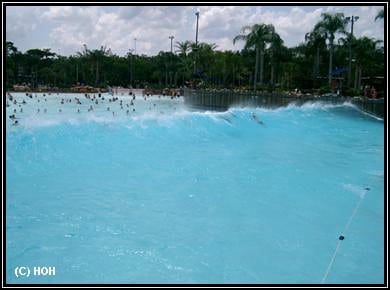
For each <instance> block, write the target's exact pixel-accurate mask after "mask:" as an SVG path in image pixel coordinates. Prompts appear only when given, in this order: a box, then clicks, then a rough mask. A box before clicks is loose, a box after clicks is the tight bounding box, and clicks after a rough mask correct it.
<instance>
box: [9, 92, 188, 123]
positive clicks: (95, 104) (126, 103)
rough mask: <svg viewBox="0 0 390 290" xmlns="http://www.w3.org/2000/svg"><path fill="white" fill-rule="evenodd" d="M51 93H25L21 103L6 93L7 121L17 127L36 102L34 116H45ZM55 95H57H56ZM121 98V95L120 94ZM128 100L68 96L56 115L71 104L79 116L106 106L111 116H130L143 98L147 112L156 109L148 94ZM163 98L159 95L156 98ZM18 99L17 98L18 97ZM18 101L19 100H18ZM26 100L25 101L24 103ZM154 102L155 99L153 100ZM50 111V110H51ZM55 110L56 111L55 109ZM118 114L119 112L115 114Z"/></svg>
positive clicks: (63, 100)
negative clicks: (31, 104)
mask: <svg viewBox="0 0 390 290" xmlns="http://www.w3.org/2000/svg"><path fill="white" fill-rule="evenodd" d="M51 95H52V93H47V94H46V93H43V95H41V96H38V94H33V93H25V98H23V100H22V101H20V100H19V101H18V100H17V99H16V97H14V96H13V95H12V94H11V93H10V92H7V99H6V107H7V108H10V110H11V112H12V114H11V115H9V119H11V120H12V121H13V124H12V125H14V126H15V125H18V124H19V121H18V119H20V116H19V115H20V114H22V113H23V107H24V106H25V105H27V104H28V103H30V102H33V101H34V102H36V103H40V106H38V108H37V109H36V114H41V113H43V114H45V113H47V112H48V108H47V107H50V106H48V105H46V106H45V104H48V98H50V97H51ZM57 95H59V94H58V93H57ZM121 95H122V96H123V93H122V94H121ZM128 95H129V98H127V99H123V98H121V99H119V97H118V96H115V95H114V94H113V93H111V94H109V95H103V94H102V93H97V94H89V93H85V94H84V98H80V97H79V96H73V97H71V96H69V97H64V98H61V99H60V103H59V106H58V113H62V112H63V109H64V107H65V106H64V105H65V104H67V103H73V104H75V105H76V109H77V111H76V113H78V114H80V113H82V112H83V111H85V107H86V106H85V105H87V106H88V105H89V107H88V109H87V112H92V111H94V110H95V109H97V108H99V107H102V106H106V109H105V111H107V112H109V113H110V114H112V116H115V114H116V110H118V106H117V105H119V110H120V111H123V112H125V113H126V115H130V114H131V113H134V112H136V99H137V98H143V99H144V101H147V100H148V99H150V100H151V102H150V103H149V110H152V108H156V102H153V101H152V99H151V95H150V94H143V95H142V96H136V95H135V94H134V93H132V92H131V91H130V92H129V93H128ZM161 97H164V95H163V96H161V95H159V96H158V98H161ZM169 97H170V99H172V100H173V99H177V98H180V96H169ZM18 98H19V97H18ZM19 99H20V98H19ZM26 100H27V101H26ZM154 100H155V99H154ZM51 109H52V108H51ZM56 110H57V109H56ZM174 110H176V107H174ZM117 113H118V114H119V112H117ZM160 113H161V114H164V111H160Z"/></svg>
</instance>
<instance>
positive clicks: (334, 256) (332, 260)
mask: <svg viewBox="0 0 390 290" xmlns="http://www.w3.org/2000/svg"><path fill="white" fill-rule="evenodd" d="M366 190H367V188H366ZM364 195H365V193H363V195H362V196H360V200H359V202H358V203H357V205H356V206H355V208H354V210H353V212H352V214H351V216H350V218H349V220H348V222H347V223H346V225H345V227H344V230H343V231H342V233H341V235H340V237H339V242H338V243H337V246H336V249H335V251H334V253H333V256H332V258H331V259H330V262H329V265H328V268H327V269H326V272H325V274H324V276H323V277H322V280H321V284H324V283H325V281H326V279H327V278H328V275H329V273H330V270H331V269H332V266H333V262H334V261H335V259H336V256H337V253H338V251H339V249H340V246H341V242H342V241H343V240H344V236H345V233H346V232H347V231H348V229H349V227H350V225H351V223H352V220H353V218H354V217H355V215H356V213H357V211H358V209H359V207H360V204H361V203H362V201H363V198H364Z"/></svg>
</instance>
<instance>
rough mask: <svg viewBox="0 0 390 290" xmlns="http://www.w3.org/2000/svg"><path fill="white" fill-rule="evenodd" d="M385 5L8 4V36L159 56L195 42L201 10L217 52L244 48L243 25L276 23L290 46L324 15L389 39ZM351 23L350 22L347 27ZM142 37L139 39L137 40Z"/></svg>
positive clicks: (69, 48)
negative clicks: (347, 19) (381, 16)
mask: <svg viewBox="0 0 390 290" xmlns="http://www.w3.org/2000/svg"><path fill="white" fill-rule="evenodd" d="M380 9H383V6H382V7H381V6H361V5H360V6H27V7H23V6H7V7H6V40H7V41H12V42H13V43H14V45H15V46H16V47H17V48H18V49H19V50H20V51H23V52H24V51H26V50H28V49H31V48H41V49H42V48H51V51H53V52H55V53H59V54H61V55H67V56H69V55H73V54H76V53H77V52H78V51H82V50H83V45H84V44H86V45H87V47H88V48H90V49H96V48H100V47H101V46H102V45H103V46H106V47H107V48H110V49H111V51H112V52H113V53H115V54H117V55H121V56H123V55H125V54H126V53H127V52H128V51H129V50H130V49H136V53H137V54H145V55H156V54H158V52H159V51H170V39H169V36H174V39H173V41H174V44H175V43H176V42H177V41H179V42H182V41H185V40H191V41H195V31H196V16H195V12H197V11H199V15H200V16H199V36H198V40H199V41H200V42H208V43H215V44H216V45H217V50H234V51H235V50H240V49H241V48H242V47H243V43H236V44H235V45H233V41H232V40H233V38H234V37H235V36H236V35H238V34H239V33H240V31H241V28H242V27H243V26H244V25H252V24H255V23H266V24H273V25H274V26H275V29H276V32H277V33H279V35H280V36H281V37H282V39H283V40H284V43H285V45H286V46H288V47H292V46H296V45H298V44H299V43H301V42H304V37H305V34H306V33H307V32H309V31H310V30H312V28H313V27H314V25H315V24H316V23H317V22H318V21H319V20H320V19H321V13H324V12H329V13H336V12H342V13H344V15H345V16H351V15H356V16H359V19H358V21H357V22H356V23H355V25H354V35H355V36H357V37H361V36H367V37H372V38H376V39H380V40H383V39H384V21H383V20H377V21H375V16H376V15H377V13H378V11H379V10H380ZM349 29H350V27H349V26H348V30H349ZM135 38H136V39H137V40H136V41H135V40H134V39H135Z"/></svg>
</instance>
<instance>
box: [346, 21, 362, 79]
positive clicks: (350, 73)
mask: <svg viewBox="0 0 390 290" xmlns="http://www.w3.org/2000/svg"><path fill="white" fill-rule="evenodd" d="M358 19H359V16H353V15H352V16H351V17H347V18H346V20H347V21H348V22H349V21H351V34H350V35H349V59H348V87H350V86H351V79H352V39H353V24H354V22H355V21H357V20H358Z"/></svg>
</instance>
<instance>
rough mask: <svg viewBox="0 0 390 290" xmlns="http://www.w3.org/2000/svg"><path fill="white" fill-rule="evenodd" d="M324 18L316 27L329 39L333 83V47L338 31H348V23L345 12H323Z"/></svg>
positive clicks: (330, 72)
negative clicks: (346, 27) (346, 29)
mask: <svg viewBox="0 0 390 290" xmlns="http://www.w3.org/2000/svg"><path fill="white" fill-rule="evenodd" d="M321 17H322V20H321V21H320V22H319V23H317V25H316V27H317V28H318V30H319V33H320V34H321V35H323V36H324V37H325V38H326V39H328V41H329V75H328V78H329V85H331V84H332V69H333V49H334V46H333V45H334V39H335V34H336V33H346V31H345V26H346V24H347V21H346V19H345V18H344V13H336V14H329V13H322V14H321Z"/></svg>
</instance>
